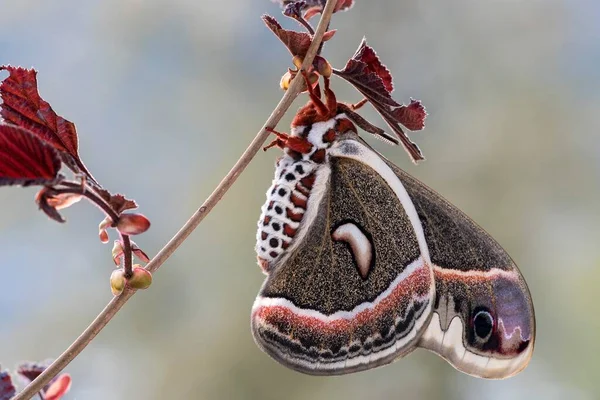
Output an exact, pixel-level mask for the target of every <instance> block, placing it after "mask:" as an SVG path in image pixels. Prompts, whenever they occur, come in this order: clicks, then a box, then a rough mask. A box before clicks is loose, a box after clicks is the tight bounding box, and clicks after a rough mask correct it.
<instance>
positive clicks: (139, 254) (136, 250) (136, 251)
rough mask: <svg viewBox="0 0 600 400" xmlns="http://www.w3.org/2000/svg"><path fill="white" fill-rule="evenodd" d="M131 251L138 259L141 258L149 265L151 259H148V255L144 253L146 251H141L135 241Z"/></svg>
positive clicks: (132, 242) (132, 243)
mask: <svg viewBox="0 0 600 400" xmlns="http://www.w3.org/2000/svg"><path fill="white" fill-rule="evenodd" d="M131 251H132V252H133V254H134V255H135V256H136V257H137V258H139V259H140V260H142V261H143V262H145V263H147V262H149V261H150V257H148V255H147V254H146V253H144V251H143V250H142V249H140V248H139V246H138V245H137V244H136V243H135V242H134V241H133V240H132V241H131Z"/></svg>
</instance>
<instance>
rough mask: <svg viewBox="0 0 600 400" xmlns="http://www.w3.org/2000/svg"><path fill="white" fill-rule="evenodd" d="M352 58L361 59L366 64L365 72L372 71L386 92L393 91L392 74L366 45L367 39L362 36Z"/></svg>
mask: <svg viewBox="0 0 600 400" xmlns="http://www.w3.org/2000/svg"><path fill="white" fill-rule="evenodd" d="M352 59H353V60H357V61H362V62H363V63H365V64H367V67H366V69H365V72H366V73H371V72H372V73H374V74H375V75H377V76H378V77H379V78H380V79H381V81H382V82H383V86H384V87H385V90H387V92H388V93H392V92H393V91H394V84H393V82H392V74H391V73H390V71H389V70H388V69H387V67H386V66H385V65H383V63H382V62H381V60H379V57H378V56H377V53H376V52H375V50H374V49H373V48H372V47H371V46H368V45H367V40H366V39H365V38H363V40H362V42H361V43H360V45H359V46H358V49H357V50H356V52H355V53H354V55H353V56H352Z"/></svg>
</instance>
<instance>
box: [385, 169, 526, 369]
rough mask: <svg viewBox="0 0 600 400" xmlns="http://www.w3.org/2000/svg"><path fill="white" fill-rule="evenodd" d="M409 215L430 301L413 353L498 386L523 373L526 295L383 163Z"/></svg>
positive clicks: (513, 272)
mask: <svg viewBox="0 0 600 400" xmlns="http://www.w3.org/2000/svg"><path fill="white" fill-rule="evenodd" d="M388 165H390V168H392V169H394V171H395V173H396V175H397V176H398V177H399V178H400V180H401V181H402V183H403V184H404V187H405V188H406V191H407V192H408V194H409V195H410V197H411V199H412V201H413V204H414V206H415V208H416V210H417V213H418V215H419V218H420V220H421V224H422V226H423V231H424V234H425V238H426V241H427V245H428V249H429V255H430V259H431V262H432V266H433V270H434V276H435V282H436V300H435V305H434V311H433V317H432V320H431V322H430V324H429V327H428V328H427V330H426V331H425V333H424V334H423V336H422V337H421V339H420V341H419V346H420V347H424V348H426V349H429V350H431V351H433V352H434V353H437V354H438V355H440V356H441V357H443V358H445V359H446V360H447V361H448V362H449V363H450V364H452V365H453V366H454V367H455V368H456V369H458V370H460V371H462V372H465V373H467V374H470V375H474V376H478V377H483V378H491V379H502V378H506V377H509V376H512V375H514V374H517V373H518V372H520V371H521V370H522V369H524V368H525V367H526V366H527V364H528V363H529V360H530V358H531V355H532V352H533V347H534V340H535V315H534V309H533V303H532V299H531V295H530V293H529V289H528V287H527V284H526V283H525V280H524V279H523V276H522V275H521V273H520V271H519V269H518V268H517V266H516V265H515V263H514V262H513V260H512V259H511V258H510V256H509V255H508V254H507V253H506V251H505V250H504V249H503V248H502V247H501V246H500V245H499V244H498V243H497V242H496V241H495V240H494V239H493V238H492V237H491V236H490V235H489V234H488V233H487V232H485V231H484V230H483V229H482V228H481V227H479V226H478V225H477V224H476V223H475V222H473V221H472V220H471V219H470V218H469V217H468V216H467V215H465V214H464V213H463V212H462V211H460V210H459V209H457V208H456V207H455V206H453V205H452V204H451V203H449V202H448V201H447V200H446V199H444V198H443V197H442V196H440V195H439V194H438V193H436V192H435V191H433V190H432V189H430V188H429V187H427V186H425V185H424V184H423V183H421V182H420V181H418V180H417V179H415V178H413V177H412V176H410V175H408V174H407V173H406V172H404V171H402V170H401V169H400V168H398V167H396V166H394V165H393V164H391V163H388Z"/></svg>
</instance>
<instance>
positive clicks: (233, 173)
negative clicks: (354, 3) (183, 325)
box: [13, 0, 337, 400]
mask: <svg viewBox="0 0 600 400" xmlns="http://www.w3.org/2000/svg"><path fill="white" fill-rule="evenodd" d="M336 3H337V0H327V4H326V5H325V9H324V10H323V14H322V16H321V20H320V21H319V25H318V26H317V30H316V32H315V35H314V38H313V41H312V43H311V44H310V47H309V49H308V52H307V53H306V57H305V58H304V62H303V64H302V69H304V70H308V68H309V67H310V66H311V65H312V62H313V59H314V58H315V55H316V54H317V51H318V49H319V46H320V44H321V41H322V39H323V34H324V33H325V31H326V29H327V26H328V25H329V21H330V19H331V15H332V14H333V9H334V7H335V5H336ZM303 80H304V78H303V77H302V74H297V75H296V77H295V78H294V79H293V80H292V82H291V84H290V86H289V88H288V90H287V91H286V92H285V94H284V95H283V97H282V98H281V100H280V101H279V104H277V107H275V109H274V110H273V112H272V113H271V115H270V116H269V118H268V119H267V122H265V124H264V125H263V127H262V128H261V129H260V131H259V132H258V134H257V135H256V137H255V138H254V140H252V143H250V145H249V146H248V148H247V149H246V151H244V153H243V154H242V156H241V157H240V159H239V160H238V161H237V162H236V163H235V165H234V166H233V168H231V170H230V171H229V173H228V174H227V175H226V176H225V178H223V180H222V181H221V183H219V185H218V186H217V187H216V189H215V190H214V191H213V192H212V193H211V195H210V196H209V197H208V198H207V199H206V201H205V202H204V203H203V204H202V206H201V207H200V208H199V209H198V210H197V211H196V212H195V213H194V214H193V215H192V216H191V217H190V219H189V220H188V221H187V222H186V223H185V224H184V225H183V227H182V228H181V229H180V230H179V232H177V233H176V234H175V236H173V238H172V239H171V240H170V241H169V242H168V243H167V244H166V245H165V247H163V248H162V250H160V251H159V252H158V254H157V255H156V256H155V257H154V258H153V259H152V260H151V261H150V263H148V265H147V266H146V269H147V270H148V271H150V272H154V271H156V270H157V269H158V268H160V266H161V265H162V264H163V263H164V262H165V261H166V260H167V259H168V258H169V257H170V256H171V255H172V254H173V252H175V250H176V249H177V248H178V247H179V246H180V245H181V244H182V243H183V242H184V241H185V240H186V239H187V237H188V236H189V235H190V234H191V233H192V232H193V231H194V229H196V227H197V226H198V225H199V224H200V222H202V220H203V219H204V217H206V215H208V213H209V212H210V211H211V210H212V209H213V208H214V206H215V205H216V204H217V203H218V202H219V201H220V200H221V198H222V197H223V195H225V193H226V192H227V191H228V190H229V188H230V187H231V186H232V185H233V183H234V182H235V181H236V180H237V178H238V177H239V176H240V174H241V173H242V171H243V170H244V169H245V168H246V167H247V166H248V164H249V163H250V161H251V160H252V158H254V156H255V155H256V153H258V151H259V150H260V149H261V147H262V145H263V143H264V142H265V140H266V139H267V138H268V136H269V132H268V131H267V130H266V128H267V127H269V128H274V127H275V126H276V125H277V123H278V122H279V121H280V120H281V118H282V117H283V115H284V114H285V112H286V111H287V109H288V108H289V107H290V106H291V105H292V103H293V102H294V99H295V98H296V96H297V95H298V94H299V93H300V91H301V90H302V85H303V84H304V82H303ZM134 293H135V290H132V289H128V288H126V289H125V290H124V291H123V293H121V294H120V295H119V296H117V297H113V298H112V299H111V301H110V302H109V303H108V304H107V305H106V307H104V310H102V311H101V312H100V314H98V316H97V317H96V319H94V321H92V323H91V324H90V325H89V326H88V327H87V328H86V329H85V331H83V333H82V334H81V335H80V336H79V337H78V338H77V339H76V340H75V341H74V342H73V343H72V344H71V345H70V346H69V347H68V348H67V349H66V350H65V351H64V352H63V353H62V354H61V355H60V356H59V357H58V358H57V359H56V360H54V362H53V363H52V364H50V366H49V367H48V368H47V369H46V370H45V371H44V372H42V373H41V374H40V375H39V376H38V377H37V378H36V379H34V380H33V382H31V383H30V384H29V385H27V387H26V388H25V389H24V390H23V391H22V392H20V393H19V394H17V395H16V396H15V397H14V398H13V400H29V399H31V398H32V397H33V396H35V395H36V394H37V393H38V392H39V391H40V390H41V389H42V388H43V387H44V386H45V385H47V384H48V382H50V380H51V379H52V378H54V377H55V376H56V375H58V374H59V373H60V372H61V371H62V370H63V369H64V368H65V367H66V366H67V365H68V364H69V363H70V362H71V361H73V360H74V359H75V357H77V355H78V354H79V353H81V352H82V351H83V349H85V348H86V347H87V345H88V344H89V343H90V342H91V341H92V340H93V339H94V338H95V337H96V335H98V333H100V331H101V330H102V329H103V328H104V327H105V326H106V324H108V323H109V322H110V320H111V319H112V318H113V317H114V315H115V314H116V313H117V312H118V311H119V310H120V309H121V307H123V305H124V304H125V303H126V302H127V301H128V300H129V298H131V296H133V294H134Z"/></svg>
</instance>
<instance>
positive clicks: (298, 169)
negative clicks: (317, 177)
mask: <svg viewBox="0 0 600 400" xmlns="http://www.w3.org/2000/svg"><path fill="white" fill-rule="evenodd" d="M296 172H297V173H299V174H300V175H302V174H304V168H302V165H300V164H298V165H296Z"/></svg>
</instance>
